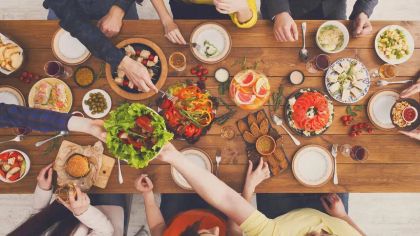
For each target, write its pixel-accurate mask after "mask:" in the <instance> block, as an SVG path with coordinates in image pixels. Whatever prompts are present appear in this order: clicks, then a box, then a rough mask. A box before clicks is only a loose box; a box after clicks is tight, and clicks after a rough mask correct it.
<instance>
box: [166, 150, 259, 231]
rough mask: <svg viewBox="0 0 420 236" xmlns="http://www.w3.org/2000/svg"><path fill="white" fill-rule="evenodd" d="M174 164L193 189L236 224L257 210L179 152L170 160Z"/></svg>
mask: <svg viewBox="0 0 420 236" xmlns="http://www.w3.org/2000/svg"><path fill="white" fill-rule="evenodd" d="M170 164H172V165H173V166H174V167H175V168H176V169H177V170H178V171H179V172H180V173H181V174H182V175H183V176H184V177H185V179H186V180H187V181H188V183H189V184H190V185H191V186H192V187H193V189H194V190H195V191H196V192H197V193H198V194H199V195H200V196H201V197H202V198H203V199H204V200H205V201H206V202H207V203H209V204H210V205H212V206H213V207H215V208H217V209H218V210H220V211H221V212H223V213H224V214H225V215H227V217H229V218H231V219H232V220H233V221H234V222H235V223H237V224H242V222H244V221H245V220H246V219H247V218H248V217H249V216H250V215H251V214H252V213H253V211H254V210H255V209H254V207H253V206H252V205H251V204H250V203H248V202H247V201H246V200H245V199H243V198H242V197H241V196H240V195H239V194H238V193H237V192H235V191H234V190H233V189H232V188H230V187H229V186H227V185H226V184H225V183H223V182H222V181H221V180H219V179H218V178H217V177H216V176H214V175H213V174H211V173H210V172H207V171H202V169H200V168H197V166H196V165H194V164H193V163H192V162H190V161H188V160H186V159H185V158H184V157H182V154H180V153H179V152H177V153H176V154H174V156H173V157H171V158H170Z"/></svg>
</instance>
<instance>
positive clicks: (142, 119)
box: [136, 115, 153, 133]
mask: <svg viewBox="0 0 420 236" xmlns="http://www.w3.org/2000/svg"><path fill="white" fill-rule="evenodd" d="M136 124H137V125H138V126H139V127H140V128H142V129H144V130H146V132H150V133H151V132H153V127H152V122H151V120H150V118H149V117H148V116H145V115H144V116H139V117H137V119H136Z"/></svg>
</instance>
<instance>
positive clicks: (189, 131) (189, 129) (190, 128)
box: [184, 124, 198, 138]
mask: <svg viewBox="0 0 420 236" xmlns="http://www.w3.org/2000/svg"><path fill="white" fill-rule="evenodd" d="M197 129H198V128H197V127H195V125H193V124H189V125H187V126H185V131H184V135H185V136H186V137H188V138H191V137H193V136H194V134H195V133H196V132H197V131H196V130H197Z"/></svg>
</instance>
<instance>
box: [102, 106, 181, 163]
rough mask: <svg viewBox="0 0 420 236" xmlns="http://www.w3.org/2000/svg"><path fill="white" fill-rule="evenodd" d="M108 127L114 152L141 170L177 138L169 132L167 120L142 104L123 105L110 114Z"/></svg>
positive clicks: (106, 123)
mask: <svg viewBox="0 0 420 236" xmlns="http://www.w3.org/2000/svg"><path fill="white" fill-rule="evenodd" d="M104 126H105V129H106V131H107V133H108V135H107V138H106V144H107V147H108V149H109V150H110V152H111V153H112V154H113V155H114V156H115V157H117V158H119V159H121V160H125V161H127V162H128V164H129V165H130V166H132V167H134V168H137V169H140V168H144V167H146V166H147V165H148V164H149V162H150V161H151V160H153V159H154V158H155V157H156V156H157V155H158V153H159V151H160V149H161V148H162V147H163V145H165V144H166V143H167V142H169V141H170V140H171V139H172V138H173V134H172V133H170V132H168V131H167V130H166V126H165V120H164V119H163V118H162V117H161V116H160V115H159V114H158V113H156V112H155V111H154V110H153V109H151V108H149V107H147V106H145V105H143V104H139V103H132V104H127V103H126V104H123V105H121V106H120V107H118V108H117V109H116V110H114V111H112V112H111V113H110V118H109V119H108V120H106V121H105V125H104Z"/></svg>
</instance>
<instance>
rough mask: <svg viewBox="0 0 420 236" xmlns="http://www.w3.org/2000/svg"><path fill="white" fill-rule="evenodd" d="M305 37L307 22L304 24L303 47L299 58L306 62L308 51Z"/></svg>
mask: <svg viewBox="0 0 420 236" xmlns="http://www.w3.org/2000/svg"><path fill="white" fill-rule="evenodd" d="M305 35H306V22H303V23H302V39H303V47H302V48H301V49H300V51H299V58H300V60H302V61H304V62H305V61H306V60H308V57H309V55H308V50H306V40H305Z"/></svg>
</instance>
